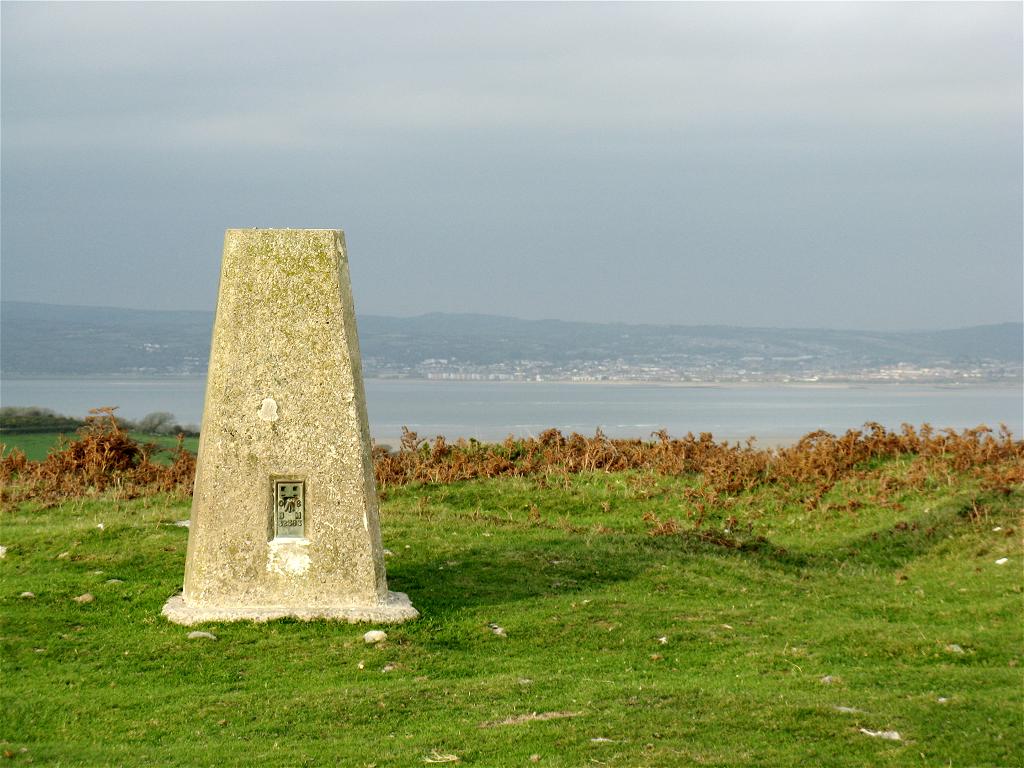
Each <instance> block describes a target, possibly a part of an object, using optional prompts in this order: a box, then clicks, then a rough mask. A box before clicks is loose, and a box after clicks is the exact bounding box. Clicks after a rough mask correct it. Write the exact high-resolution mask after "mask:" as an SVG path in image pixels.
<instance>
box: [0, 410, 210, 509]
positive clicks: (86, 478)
mask: <svg viewBox="0 0 1024 768" xmlns="http://www.w3.org/2000/svg"><path fill="white" fill-rule="evenodd" d="M116 410H117V409H116V408H111V407H107V408H94V409H92V410H91V411H89V418H87V419H86V423H85V426H83V427H82V428H81V429H80V430H78V437H77V439H75V440H68V439H66V438H63V437H62V438H61V443H60V445H59V446H58V447H57V449H56V450H54V451H52V452H51V453H50V455H49V456H47V457H46V458H45V459H44V460H43V461H28V460H27V459H26V458H25V454H24V453H22V452H21V451H18V450H13V451H11V452H10V453H9V454H7V455H6V456H5V457H4V458H3V459H2V460H0V499H2V500H3V501H4V502H9V501H21V500H26V499H32V500H35V501H40V502H43V503H55V502H58V501H61V500H62V499H67V498H72V497H76V496H83V495H90V494H98V493H113V494H114V495H116V496H117V497H119V498H134V497H137V496H142V495H146V494H150V493H153V492H158V491H165V492H168V493H172V494H178V495H188V494H189V493H191V491H192V481H193V478H194V477H195V469H196V460H195V456H193V455H192V454H191V453H189V452H188V451H187V450H185V448H184V438H183V437H182V436H179V437H178V447H177V448H176V449H175V450H174V451H173V452H172V453H173V461H172V462H171V463H170V464H169V465H165V464H158V463H155V462H154V461H153V456H154V455H156V454H157V453H159V452H161V451H163V450H164V449H162V448H160V447H159V446H157V445H154V444H151V443H140V442H138V441H137V440H135V439H134V438H132V437H131V436H130V435H129V434H128V433H127V432H125V431H124V430H123V429H121V427H120V426H119V425H118V423H117V419H116V418H115V417H114V411H116Z"/></svg>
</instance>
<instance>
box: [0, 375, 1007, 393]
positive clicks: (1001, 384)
mask: <svg viewBox="0 0 1024 768" xmlns="http://www.w3.org/2000/svg"><path fill="white" fill-rule="evenodd" d="M205 379H206V374H205V373H161V374H134V373H87V374H61V375H54V374H20V373H13V374H6V373H5V374H3V375H0V383H2V382H4V381H69V380H82V381H140V382H142V381H153V382H160V381H193V380H205ZM364 380H365V381H375V382H377V381H379V382H387V383H403V382H408V383H414V384H427V385H431V386H434V385H437V386H446V385H449V384H455V385H465V384H482V385H498V386H509V385H519V386H536V385H538V384H541V385H543V384H570V385H578V386H604V387H674V388H680V389H757V388H760V387H787V388H793V389H868V388H871V387H928V388H935V389H974V388H989V389H1012V388H1018V389H1024V379H1018V380H1017V381H1004V380H1000V379H991V380H988V379H984V380H979V381H927V380H916V379H908V380H904V381H772V380H765V381H676V380H672V379H666V380H663V381H662V380H653V379H652V380H648V381H624V380H618V379H616V380H600V381H574V380H572V379H542V380H540V381H530V380H523V379H505V380H496V379H427V378H420V377H397V376H365V377H364Z"/></svg>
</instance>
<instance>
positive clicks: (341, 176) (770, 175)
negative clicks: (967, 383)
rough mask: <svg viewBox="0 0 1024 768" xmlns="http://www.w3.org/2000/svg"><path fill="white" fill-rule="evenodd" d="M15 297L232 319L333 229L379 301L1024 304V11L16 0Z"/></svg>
mask: <svg viewBox="0 0 1024 768" xmlns="http://www.w3.org/2000/svg"><path fill="white" fill-rule="evenodd" d="M0 13H2V22H3V26H2V29H3V31H2V35H3V39H2V78H3V82H2V87H3V90H2V99H3V104H2V107H3V113H2V121H3V124H2V129H3V132H2V150H3V156H2V160H3V169H2V170H3V173H2V177H3V178H2V182H3V187H2V225H3V227H2V248H3V261H2V292H3V298H4V299H7V300H11V299H21V300H29V301H45V302H54V303H77V304H98V305H109V306H125V307H152V308H162V309H173V308H179V309H207V310H212V309H213V308H214V305H215V302H216V289H217V276H218V271H219V266H220V252H221V246H222V243H223V232H224V230H225V229H226V228H228V227H249V226H259V227H330V228H333V227H340V228H343V229H344V230H345V232H346V236H347V239H348V245H349V255H350V263H351V269H352V276H353V287H354V290H355V296H356V302H357V306H358V309H359V310H360V312H361V313H364V314H388V315H414V314H419V313H423V312H431V311H442V312H485V313H493V314H505V315H514V316H518V317H526V318H542V317H551V318H560V319H569V320H595V321H605V320H607V321H622V322H631V323H638V322H654V323H681V324H698V323H727V324H735V325H758V326H796V327H842V328H870V329H883V328H891V329H908V328H948V327H959V326H964V325H973V324H980V323H993V322H1004V321H1008V320H1021V316H1022V214H1021V211H1022V204H1024V200H1022V151H1021V142H1022V140H1021V134H1022V120H1021V112H1022V106H1021V98H1022V97H1021V93H1022V82H1021V62H1022V40H1021V37H1022V36H1021V30H1022V5H1021V3H965V4H958V3H936V4H932V3H909V4H894V3H851V4H845V3H844V4H839V3H828V4H809V3H798V4H770V3H757V4H745V3H722V4H715V3H711V4H704V3H679V4H576V3H573V4H537V3H529V4H479V5H478V4H408V5H406V4H322V3H317V4H298V3H290V4H248V3H228V4H184V3H180V4H179V3H171V4H150V3H124V4H109V5H108V4H93V3H81V4H78V3H73V4H45V3H16V2H4V3H3V4H2V10H0Z"/></svg>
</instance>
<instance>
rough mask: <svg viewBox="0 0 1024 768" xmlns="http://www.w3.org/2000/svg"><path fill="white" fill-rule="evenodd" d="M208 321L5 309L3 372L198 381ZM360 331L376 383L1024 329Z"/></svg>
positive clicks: (445, 327)
mask: <svg viewBox="0 0 1024 768" xmlns="http://www.w3.org/2000/svg"><path fill="white" fill-rule="evenodd" d="M212 325H213V313H212V312H185V311H182V312H169V311H150V310H135V309H114V308H107V307H76V306H64V305H55V304H36V303H27V302H17V301H8V302H3V303H2V305H0V342H2V344H0V369H2V372H3V374H4V375H5V376H40V375H45V376H61V375H101V374H142V375H145V374H188V373H192V374H195V373H202V372H203V371H205V369H206V364H207V359H208V356H209V344H210V335H211V329H212ZM359 332H360V343H361V346H362V353H363V361H364V365H365V369H366V372H367V374H368V375H375V374H376V373H379V372H391V373H394V372H402V371H405V372H407V373H408V372H410V371H412V369H414V368H415V367H416V366H418V365H419V364H421V363H422V362H423V361H425V360H430V359H434V360H447V361H457V362H458V363H459V364H465V365H477V366H489V365H496V364H501V363H507V362H510V361H535V362H538V363H544V364H550V365H569V364H572V363H576V362H585V361H603V360H616V361H623V362H624V363H626V364H636V365H643V364H647V363H650V362H651V361H661V362H663V363H664V362H666V361H667V362H669V363H672V364H675V365H677V366H678V365H682V366H684V367H685V366H686V365H693V366H699V365H729V366H743V365H753V366H754V367H756V366H757V365H766V364H767V363H765V362H764V361H770V363H771V366H772V369H773V370H780V371H784V370H786V369H787V366H788V367H799V368H800V370H802V371H805V372H806V371H807V370H808V369H809V368H814V367H815V366H819V367H822V368H828V369H830V370H836V369H854V368H863V367H871V366H886V365H894V364H897V363H908V364H914V365H936V364H951V365H954V366H960V367H964V366H970V365H974V364H977V363H981V362H985V361H988V362H992V361H996V362H1001V363H1006V364H1010V365H1019V364H1020V363H1021V360H1022V357H1024V324H1021V323H1003V324H999V325H985V326H977V327H972V328H961V329H953V330H946V331H927V332H884V333H883V332H874V331H845V330H811V329H791V328H790V329H785V328H737V327H730V326H662V325H625V324H604V323H579V322H564V321H560V320H519V319H516V318H510V317H497V316H493V315H469V314H440V313H435V314H428V315H422V316H419V317H410V318H398V317H380V316H375V315H363V316H360V317H359ZM759 361H760V362H759ZM413 375H414V373H413Z"/></svg>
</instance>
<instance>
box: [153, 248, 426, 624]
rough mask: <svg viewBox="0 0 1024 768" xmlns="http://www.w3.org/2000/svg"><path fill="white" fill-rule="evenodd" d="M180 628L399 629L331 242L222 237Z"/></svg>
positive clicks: (342, 266) (350, 332)
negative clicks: (320, 625)
mask: <svg viewBox="0 0 1024 768" xmlns="http://www.w3.org/2000/svg"><path fill="white" fill-rule="evenodd" d="M163 612H164V615H165V616H167V618H169V619H170V620H171V621H174V622H177V623H179V624H195V623H198V622H201V621H231V620H236V619H249V620H255V621H265V620H268V619H275V618H280V617H283V616H295V617H298V618H302V619H314V618H327V619H340V620H343V621H374V622H398V621H405V620H406V619H413V618H416V616H418V615H419V614H418V613H417V611H416V609H415V608H413V607H412V605H411V604H410V603H409V598H408V597H406V596H405V595H404V594H402V593H400V592H388V587H387V579H386V577H385V574H384V560H383V552H382V548H381V541H380V522H379V519H378V513H377V493H376V489H375V486H374V477H373V461H372V458H371V455H370V433H369V427H368V425H367V420H366V399H365V396H364V394H363V377H362V370H361V366H360V362H359V340H358V338H357V335H356V318H355V309H354V307H353V304H352V289H351V287H350V283H349V274H348V257H347V254H346V252H345V235H344V233H343V232H341V231H340V230H334V229H230V230H228V231H227V234H226V235H225V238H224V261H223V265H222V268H221V277H220V295H219V297H218V300H217V319H216V321H215V323H214V328H213V346H212V349H211V351H210V368H209V373H208V377H207V383H206V404H205V406H204V410H203V428H202V435H201V438H200V441H199V461H198V467H197V470H196V484H195V492H194V494H193V498H192V517H191V524H190V530H189V538H188V556H187V559H186V562H185V588H184V592H183V594H181V595H177V596H175V597H172V598H171V599H170V600H169V601H168V602H167V604H166V605H165V606H164V610H163Z"/></svg>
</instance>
